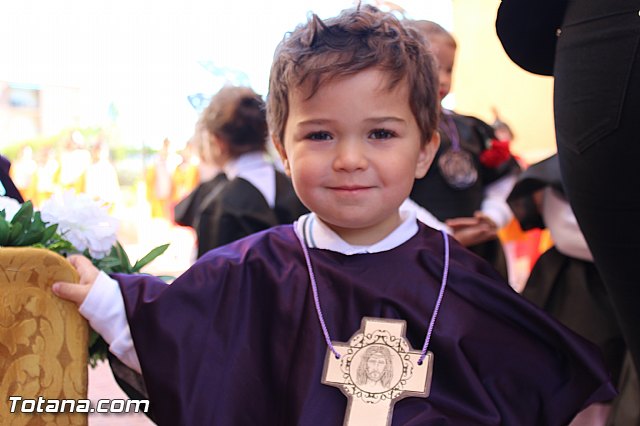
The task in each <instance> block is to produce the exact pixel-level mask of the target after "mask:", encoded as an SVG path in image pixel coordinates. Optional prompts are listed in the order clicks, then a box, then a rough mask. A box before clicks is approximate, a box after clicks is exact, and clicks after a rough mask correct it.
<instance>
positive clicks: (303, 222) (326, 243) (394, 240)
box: [294, 210, 418, 255]
mask: <svg viewBox="0 0 640 426" xmlns="http://www.w3.org/2000/svg"><path fill="white" fill-rule="evenodd" d="M400 218H401V219H402V223H401V224H400V225H398V227H397V228H396V229H394V230H393V232H391V233H390V234H389V235H387V236H386V237H384V238H383V239H382V240H380V241H378V242H377V243H374V244H372V245H370V246H355V245H352V244H349V243H348V242H346V241H345V240H343V239H342V238H340V237H339V236H338V234H336V233H335V232H334V231H333V230H331V228H329V227H328V226H327V225H326V224H324V223H323V222H322V221H321V220H320V219H318V217H317V216H316V214H315V213H309V214H305V215H303V216H300V218H299V219H298V220H297V221H296V222H295V223H294V227H295V230H296V232H297V233H298V235H303V236H304V241H305V243H306V244H307V247H309V248H319V249H324V250H331V251H335V252H338V253H342V254H346V255H352V254H363V253H378V252H382V251H388V250H391V249H394V248H396V247H398V246H399V245H401V244H403V243H405V242H406V241H407V240H409V239H410V238H411V237H413V236H414V235H415V234H416V233H417V232H418V222H417V221H416V215H415V213H414V212H412V211H407V210H402V211H400Z"/></svg>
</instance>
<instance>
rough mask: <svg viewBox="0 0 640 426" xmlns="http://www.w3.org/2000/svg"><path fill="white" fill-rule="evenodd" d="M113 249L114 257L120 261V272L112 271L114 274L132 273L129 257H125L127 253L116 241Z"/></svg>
mask: <svg viewBox="0 0 640 426" xmlns="http://www.w3.org/2000/svg"><path fill="white" fill-rule="evenodd" d="M115 249H116V255H117V256H118V259H120V265H121V270H120V271H114V272H124V273H126V274H130V273H132V272H133V268H132V267H131V262H130V261H129V256H127V252H126V251H124V248H123V247H122V245H121V244H120V241H116V245H115Z"/></svg>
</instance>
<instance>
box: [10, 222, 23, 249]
mask: <svg viewBox="0 0 640 426" xmlns="http://www.w3.org/2000/svg"><path fill="white" fill-rule="evenodd" d="M10 228H11V230H10V231H9V241H7V245H10V246H11V245H17V244H15V241H16V240H17V239H18V237H19V236H20V234H21V233H22V223H20V222H18V223H13V221H11V227H10Z"/></svg>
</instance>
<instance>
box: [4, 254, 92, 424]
mask: <svg viewBox="0 0 640 426" xmlns="http://www.w3.org/2000/svg"><path fill="white" fill-rule="evenodd" d="M56 281H68V282H78V275H77V272H76V271H75V269H74V268H73V267H72V266H71V264H70V263H69V262H68V261H67V260H66V259H64V258H63V257H62V256H59V255H57V254H56V253H53V252H51V251H49V250H46V249H37V248H32V247H2V248H0V425H3V426H22V425H29V426H34V425H86V424H87V415H86V414H82V413H73V414H72V413H69V412H68V411H69V410H68V409H67V410H66V411H67V412H64V413H52V412H36V411H39V410H38V408H41V409H42V411H47V409H49V410H48V411H53V410H54V407H55V401H53V402H51V400H59V399H66V400H76V401H77V400H80V399H86V398H87V338H88V325H87V322H86V321H85V320H84V319H83V318H82V317H81V316H80V314H79V313H78V309H77V307H76V306H75V305H74V304H73V303H71V302H66V301H63V300H61V299H59V298H57V297H56V296H54V294H53V293H52V292H51V285H52V284H53V283H54V282H56ZM9 396H20V397H21V398H23V399H24V400H35V401H36V404H35V405H36V406H35V409H34V410H33V412H32V413H19V412H18V411H19V409H16V412H15V413H11V412H10V408H11V401H10V400H9ZM40 397H42V399H44V400H45V402H44V403H40V406H39V407H38V401H39V398H40ZM21 403H22V401H20V402H17V403H16V408H19V407H20V405H21ZM68 406H69V405H67V407H68ZM29 408H32V407H29ZM30 411H31V410H30Z"/></svg>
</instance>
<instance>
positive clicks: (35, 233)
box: [22, 229, 44, 246]
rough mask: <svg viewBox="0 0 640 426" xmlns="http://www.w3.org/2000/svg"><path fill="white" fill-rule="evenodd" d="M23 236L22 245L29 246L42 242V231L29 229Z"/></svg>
mask: <svg viewBox="0 0 640 426" xmlns="http://www.w3.org/2000/svg"><path fill="white" fill-rule="evenodd" d="M22 235H23V240H22V245H24V246H31V245H34V244H36V243H39V242H41V241H42V236H43V235H44V229H30V230H28V231H27V232H26V233H25V234H22Z"/></svg>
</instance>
